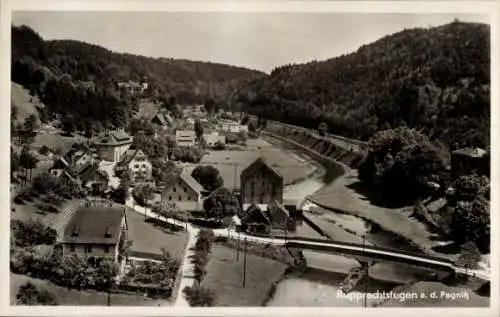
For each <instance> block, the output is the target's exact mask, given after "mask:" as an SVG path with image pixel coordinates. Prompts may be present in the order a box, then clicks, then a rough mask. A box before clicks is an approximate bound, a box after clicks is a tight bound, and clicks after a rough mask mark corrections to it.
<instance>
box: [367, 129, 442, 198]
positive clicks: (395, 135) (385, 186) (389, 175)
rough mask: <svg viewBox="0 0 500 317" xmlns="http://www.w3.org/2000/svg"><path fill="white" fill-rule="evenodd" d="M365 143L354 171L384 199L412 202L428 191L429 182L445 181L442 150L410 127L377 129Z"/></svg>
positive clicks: (439, 182)
mask: <svg viewBox="0 0 500 317" xmlns="http://www.w3.org/2000/svg"><path fill="white" fill-rule="evenodd" d="M369 145H370V148H371V150H370V152H369V153H368V154H367V155H366V157H365V158H364V159H363V161H362V162H361V163H360V165H359V168H358V172H359V173H358V175H359V178H360V180H361V181H362V182H364V183H365V184H368V185H371V186H373V188H378V189H379V193H380V194H382V197H383V199H384V200H386V201H387V202H398V203H403V204H404V203H412V202H413V201H415V200H416V199H417V198H421V197H424V196H425V195H426V194H428V193H429V190H430V188H431V187H430V186H429V184H430V183H431V182H434V183H437V184H439V185H441V186H443V187H444V186H446V185H447V184H448V181H449V179H448V172H447V170H446V167H447V160H448V158H447V156H446V151H445V150H443V149H441V148H440V147H439V146H437V145H436V144H434V143H433V142H431V141H430V140H429V138H428V137H426V136H425V135H423V134H421V133H419V132H418V131H416V130H414V129H409V128H407V127H401V128H397V129H394V130H384V131H379V132H377V133H375V134H374V135H373V137H372V138H371V139H370V141H369Z"/></svg>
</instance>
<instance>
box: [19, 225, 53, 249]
mask: <svg viewBox="0 0 500 317" xmlns="http://www.w3.org/2000/svg"><path fill="white" fill-rule="evenodd" d="M11 232H12V237H13V241H14V244H15V245H18V246H21V247H26V246H34V245H42V244H45V245H53V244H54V243H55V241H56V238H57V231H56V230H55V229H53V228H51V227H48V226H46V225H44V224H43V223H42V222H41V221H40V220H39V219H37V220H32V219H29V220H26V221H21V220H12V222H11Z"/></svg>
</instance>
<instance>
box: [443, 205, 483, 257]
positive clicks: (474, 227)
mask: <svg viewBox="0 0 500 317" xmlns="http://www.w3.org/2000/svg"><path fill="white" fill-rule="evenodd" d="M449 227H450V229H451V236H452V238H453V240H454V241H456V242H459V243H464V242H467V241H471V242H474V243H475V244H476V245H477V247H478V248H479V250H480V251H481V252H483V253H487V252H489V250H490V207H489V202H488V201H487V200H486V199H485V198H483V197H481V196H478V197H476V199H475V200H474V201H472V202H471V201H459V202H457V204H456V206H455V208H454V210H453V213H452V217H451V224H450V225H449Z"/></svg>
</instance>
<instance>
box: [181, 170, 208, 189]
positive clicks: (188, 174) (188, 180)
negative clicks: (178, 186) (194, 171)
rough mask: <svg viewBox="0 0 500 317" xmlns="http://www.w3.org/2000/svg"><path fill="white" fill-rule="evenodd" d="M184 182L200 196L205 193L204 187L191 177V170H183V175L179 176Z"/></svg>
mask: <svg viewBox="0 0 500 317" xmlns="http://www.w3.org/2000/svg"><path fill="white" fill-rule="evenodd" d="M179 177H180V178H182V179H183V180H184V182H185V183H186V184H187V185H188V186H189V187H190V188H191V189H192V190H194V191H195V192H197V193H198V194H200V193H201V192H202V191H203V186H201V184H200V183H198V181H197V180H196V179H194V178H193V176H191V169H183V170H182V173H181V175H180V176H179Z"/></svg>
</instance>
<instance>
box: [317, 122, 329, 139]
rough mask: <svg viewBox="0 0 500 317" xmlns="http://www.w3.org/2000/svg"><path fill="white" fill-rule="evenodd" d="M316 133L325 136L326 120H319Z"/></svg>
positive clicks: (326, 130) (326, 131)
mask: <svg viewBox="0 0 500 317" xmlns="http://www.w3.org/2000/svg"><path fill="white" fill-rule="evenodd" d="M318 133H319V135H321V136H325V135H326V134H327V133H328V125H327V124H326V122H324V121H323V122H321V123H320V124H319V126H318Z"/></svg>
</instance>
